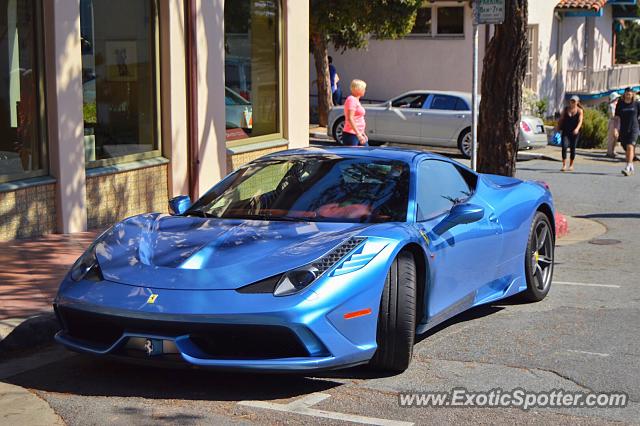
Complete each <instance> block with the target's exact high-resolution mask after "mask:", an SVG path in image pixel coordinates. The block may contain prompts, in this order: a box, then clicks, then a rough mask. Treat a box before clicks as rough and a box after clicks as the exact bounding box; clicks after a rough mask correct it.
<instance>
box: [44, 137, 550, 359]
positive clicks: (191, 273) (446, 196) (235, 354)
mask: <svg viewBox="0 0 640 426" xmlns="http://www.w3.org/2000/svg"><path fill="white" fill-rule="evenodd" d="M169 205H170V211H171V215H167V214H163V213H151V214H142V215H139V216H134V217H131V218H129V219H125V220H123V221H122V222H119V223H117V224H115V225H114V226H113V227H112V228H110V229H109V230H107V231H106V232H104V233H103V234H102V235H101V236H99V237H98V238H97V239H96V241H95V242H94V243H93V244H91V246H90V247H89V248H88V249H87V251H86V252H85V253H84V254H83V255H82V256H81V257H80V258H79V259H78V260H77V261H76V263H75V264H74V265H73V267H72V268H71V271H70V272H69V273H68V274H67V276H66V277H65V278H64V280H63V281H62V283H61V285H60V290H59V291H58V295H57V297H56V299H55V301H54V310H55V313H56V314H57V316H58V318H59V320H60V324H61V325H62V331H60V332H59V333H58V334H57V335H56V340H57V341H58V342H60V343H62V344H63V345H65V346H67V347H68V348H70V349H72V350H75V351H78V352H83V353H87V354H91V355H96V356H114V357H118V358H120V359H123V360H127V359H128V360H131V361H133V362H142V360H146V362H148V363H149V364H151V365H153V364H154V363H156V362H158V363H161V362H170V361H173V362H176V363H185V364H188V365H195V366H200V367H210V368H224V369H229V370H245V371H256V370H275V371H310V370H322V369H335V368H344V367H350V366H353V365H357V364H365V363H369V364H370V366H372V367H374V368H376V369H381V370H390V371H403V370H405V369H406V368H407V367H408V366H409V363H410V361H411V355H412V350H413V344H414V341H415V338H416V336H417V335H420V334H422V333H425V332H426V331H427V330H430V329H432V328H433V327H436V326H437V325H438V324H441V323H442V322H444V321H446V320H447V319H449V318H452V317H453V316H455V315H457V314H459V313H461V312H463V311H466V310H467V309H470V308H472V307H474V306H478V305H482V304H486V303H492V302H495V301H498V300H501V299H505V298H508V297H510V296H513V295H516V294H520V295H521V297H522V298H523V300H526V301H540V300H542V299H544V298H545V296H546V295H547V293H548V292H549V289H550V287H551V285H552V280H553V266H554V247H555V227H554V208H553V199H552V196H551V193H550V192H549V190H548V188H547V187H546V185H545V184H543V183H542V182H535V181H531V182H525V181H522V180H519V179H515V178H511V177H505V176H496V175H485V174H479V173H475V172H474V171H472V170H470V169H469V168H467V167H465V166H463V165H462V164H460V163H457V162H455V161H453V160H451V159H449V158H445V157H442V156H439V155H436V154H432V153H427V152H418V151H413V150H406V149H399V148H346V147H340V148H333V149H328V150H327V149H320V148H316V149H313V148H312V149H300V150H292V151H285V152H277V153H273V154H270V155H268V156H265V157H263V158H261V159H258V160H255V161H253V162H251V163H249V164H247V165H245V166H243V167H241V168H240V169H238V170H236V171H235V172H233V173H232V174H231V175H229V176H228V177H226V178H225V179H224V180H222V181H221V182H220V183H218V184H217V185H216V186H214V187H213V188H212V189H211V190H210V191H207V192H206V194H205V195H203V196H202V198H200V199H199V200H197V201H196V202H195V203H194V204H193V205H192V204H191V200H190V199H189V197H188V196H180V197H177V198H174V199H173V200H171V201H170V203H169ZM496 333H499V331H498V330H497V331H496ZM502 338H505V339H506V338H507V337H504V336H503V337H502ZM516 338H517V337H516Z"/></svg>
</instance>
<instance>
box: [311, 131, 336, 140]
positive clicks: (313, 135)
mask: <svg viewBox="0 0 640 426" xmlns="http://www.w3.org/2000/svg"><path fill="white" fill-rule="evenodd" d="M309 137H310V138H313V139H323V140H327V141H332V140H333V138H332V137H331V136H329V135H327V134H326V133H323V132H309Z"/></svg>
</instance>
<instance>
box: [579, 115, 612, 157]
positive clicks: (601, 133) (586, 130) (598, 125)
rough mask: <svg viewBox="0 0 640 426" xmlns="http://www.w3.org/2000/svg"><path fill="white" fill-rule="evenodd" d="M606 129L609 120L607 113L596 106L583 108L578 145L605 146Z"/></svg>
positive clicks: (588, 146) (583, 146) (587, 146)
mask: <svg viewBox="0 0 640 426" xmlns="http://www.w3.org/2000/svg"><path fill="white" fill-rule="evenodd" d="M608 131H609V120H608V118H607V115H606V114H604V113H602V111H600V110H599V109H596V108H585V110H584V121H583V122H582V129H581V130H580V139H579V140H578V147H580V148H606V147H607V133H608Z"/></svg>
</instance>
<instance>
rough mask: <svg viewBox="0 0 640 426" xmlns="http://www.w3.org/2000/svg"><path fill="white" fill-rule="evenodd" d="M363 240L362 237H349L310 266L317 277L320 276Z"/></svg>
mask: <svg viewBox="0 0 640 426" xmlns="http://www.w3.org/2000/svg"><path fill="white" fill-rule="evenodd" d="M365 239H366V238H364V237H351V238H349V239H348V240H347V241H345V242H344V243H342V244H340V245H339V246H338V247H336V248H334V249H333V250H331V251H330V252H329V253H327V254H326V255H324V256H323V257H322V258H321V259H319V260H318V261H317V262H314V263H312V264H311V265H312V266H313V267H314V268H316V269H317V270H318V271H319V275H322V274H324V273H325V272H326V271H327V270H329V269H330V268H331V267H333V265H335V264H336V263H338V262H339V261H340V260H341V259H342V258H343V257H345V256H346V255H348V254H349V253H351V251H353V249H355V248H356V247H358V246H359V245H360V244H361V243H362V242H363V241H364V240H365Z"/></svg>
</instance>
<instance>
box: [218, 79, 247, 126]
mask: <svg viewBox="0 0 640 426" xmlns="http://www.w3.org/2000/svg"><path fill="white" fill-rule="evenodd" d="M224 105H225V114H226V127H227V129H247V130H250V129H251V127H252V125H253V106H252V105H251V102H248V101H247V100H246V99H245V98H243V97H242V96H240V94H239V93H236V92H234V91H233V90H231V89H229V88H228V87H225V88H224Z"/></svg>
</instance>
